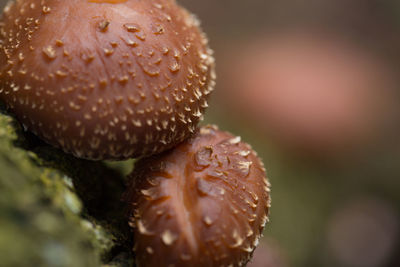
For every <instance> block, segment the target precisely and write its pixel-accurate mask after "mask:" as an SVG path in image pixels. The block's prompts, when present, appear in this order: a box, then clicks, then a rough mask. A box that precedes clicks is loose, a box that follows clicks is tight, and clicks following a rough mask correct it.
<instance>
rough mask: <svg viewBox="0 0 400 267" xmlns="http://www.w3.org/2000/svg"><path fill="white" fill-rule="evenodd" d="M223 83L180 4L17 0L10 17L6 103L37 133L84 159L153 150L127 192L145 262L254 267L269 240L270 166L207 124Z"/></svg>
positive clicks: (0, 92) (0, 44)
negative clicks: (212, 98)
mask: <svg viewBox="0 0 400 267" xmlns="http://www.w3.org/2000/svg"><path fill="white" fill-rule="evenodd" d="M214 85H215V73H214V59H213V57H212V51H211V50H210V49H209V47H208V43H207V38H206V37H205V35H204V34H203V32H202V31H201V30H200V27H199V23H198V21H197V20H196V18H195V17H194V16H193V15H192V14H190V13H189V12H188V11H186V10H185V9H184V8H182V7H180V6H179V5H177V3H176V2H175V0H146V1H141V0H87V1H82V0H69V1H59V0H16V1H14V2H10V3H9V4H8V5H7V6H6V8H5V9H4V14H3V17H2V19H1V20H0V101H1V102H4V103H5V105H6V106H7V108H8V109H9V111H10V112H12V113H13V114H14V115H15V117H16V118H17V119H18V121H19V122H20V123H21V124H22V125H23V126H24V128H25V129H26V130H28V131H30V132H32V133H34V134H36V135H37V136H38V137H39V138H41V139H42V140H43V141H45V142H47V143H49V144H50V145H53V146H55V147H57V148H60V149H62V150H63V151H64V152H66V153H71V154H73V155H74V156H76V157H79V158H85V159H90V160H106V159H108V160H109V159H111V160H121V159H128V158H134V157H142V159H141V160H139V161H138V162H137V163H136V164H135V169H134V171H133V173H132V174H131V175H130V176H129V181H130V182H129V183H128V189H127V192H126V193H125V195H124V201H126V202H127V203H128V204H129V225H130V226H132V228H133V232H134V251H135V252H136V255H135V256H136V263H137V265H138V266H243V265H245V264H246V263H247V262H248V260H249V258H250V257H251V255H252V253H253V251H254V249H255V247H256V246H257V244H258V241H259V238H260V236H261V234H262V230H263V228H264V226H265V223H266V222H267V220H268V217H267V216H268V211H269V207H270V194H269V190H270V189H269V188H270V185H269V183H268V181H267V178H266V176H265V169H264V167H263V164H262V162H261V161H260V159H259V158H258V156H257V154H256V153H255V152H254V151H253V150H252V148H251V147H250V146H249V145H248V144H246V143H244V142H242V141H241V139H240V138H239V137H235V136H233V135H231V134H229V133H226V132H223V131H220V130H218V129H217V127H215V126H206V127H202V128H200V129H197V125H198V123H199V122H200V121H201V119H202V118H203V113H204V111H205V109H206V108H207V106H208V104H207V101H208V97H209V95H210V93H211V92H212V90H213V87H214Z"/></svg>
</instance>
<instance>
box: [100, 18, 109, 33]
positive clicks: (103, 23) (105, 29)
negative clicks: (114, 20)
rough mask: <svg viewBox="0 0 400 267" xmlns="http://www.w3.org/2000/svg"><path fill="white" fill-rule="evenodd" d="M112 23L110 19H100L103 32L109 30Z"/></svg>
mask: <svg viewBox="0 0 400 267" xmlns="http://www.w3.org/2000/svg"><path fill="white" fill-rule="evenodd" d="M109 25H110V22H109V21H108V20H103V21H100V23H99V30H100V31H101V32H106V31H107V30H108V26H109Z"/></svg>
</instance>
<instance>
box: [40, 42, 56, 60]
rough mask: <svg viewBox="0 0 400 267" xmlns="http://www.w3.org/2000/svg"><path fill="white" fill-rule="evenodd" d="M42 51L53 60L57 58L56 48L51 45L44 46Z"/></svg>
mask: <svg viewBox="0 0 400 267" xmlns="http://www.w3.org/2000/svg"><path fill="white" fill-rule="evenodd" d="M42 52H43V54H44V55H45V56H46V57H47V58H48V59H50V60H53V59H55V58H56V51H55V50H54V48H53V47H52V46H51V45H49V46H46V47H44V48H43V50H42Z"/></svg>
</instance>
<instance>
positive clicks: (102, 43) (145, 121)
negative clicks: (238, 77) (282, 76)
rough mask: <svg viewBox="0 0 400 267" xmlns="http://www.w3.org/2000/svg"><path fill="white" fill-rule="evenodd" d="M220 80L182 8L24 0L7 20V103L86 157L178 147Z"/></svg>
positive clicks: (2, 96)
mask: <svg viewBox="0 0 400 267" xmlns="http://www.w3.org/2000/svg"><path fill="white" fill-rule="evenodd" d="M214 76H215V74H214V60H213V57H212V56H211V51H210V49H209V48H208V46H207V39H206V37H205V36H204V34H203V33H202V32H201V30H200V29H199V23H198V21H197V20H196V19H195V18H194V17H193V15H191V14H190V13H188V12H187V11H186V10H185V9H183V8H181V7H180V6H178V5H177V4H176V2H175V1H174V0H157V1H152V0H148V1H140V0H125V1H122V0H120V1H118V0H107V1H106V0H85V1H82V0H68V1H59V0H25V1H22V0H17V1H15V2H11V3H9V4H8V5H7V6H6V7H5V9H4V14H3V18H2V19H1V22H0V101H2V102H5V103H6V105H7V107H8V108H9V109H10V110H11V111H12V112H13V113H14V114H15V115H16V117H17V118H18V119H19V121H20V122H21V123H22V124H23V125H24V127H25V128H27V129H28V130H30V131H31V132H33V133H35V134H36V135H38V136H39V137H40V138H42V139H43V140H44V141H46V142H48V143H50V144H52V145H54V146H56V147H59V148H61V149H63V150H64V151H65V152H68V153H72V154H74V155H75V156H78V157H82V158H88V159H125V158H130V157H138V156H144V155H150V154H154V153H159V152H162V151H164V150H166V149H168V148H171V147H173V146H174V145H176V144H177V143H179V142H181V141H183V140H184V139H186V138H188V137H189V136H190V135H191V134H192V133H193V132H194V131H195V129H196V127H197V123H198V122H199V121H200V120H201V119H202V115H203V113H204V110H205V108H206V107H207V99H208V95H209V94H210V92H211V91H212V89H213V87H214V83H215V82H214V79H215V77H214Z"/></svg>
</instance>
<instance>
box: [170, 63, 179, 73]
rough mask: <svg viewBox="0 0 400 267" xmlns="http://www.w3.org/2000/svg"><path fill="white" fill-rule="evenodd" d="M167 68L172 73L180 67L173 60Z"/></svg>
mask: <svg viewBox="0 0 400 267" xmlns="http://www.w3.org/2000/svg"><path fill="white" fill-rule="evenodd" d="M168 68H169V70H170V71H171V72H173V73H175V72H178V71H179V70H180V69H181V66H180V65H179V63H178V62H174V63H173V64H172V65H170V66H168Z"/></svg>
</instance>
